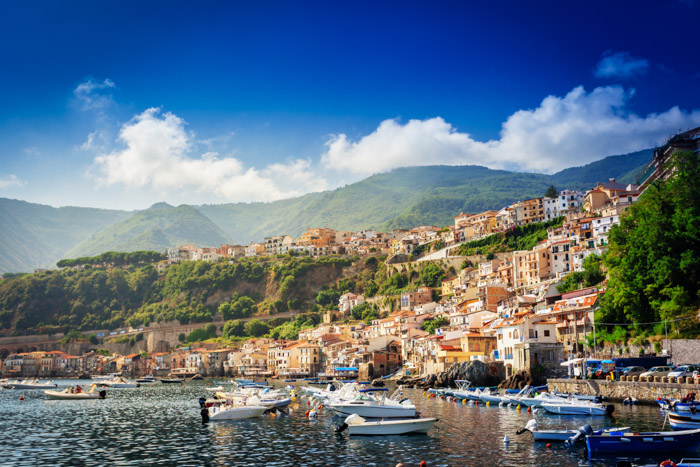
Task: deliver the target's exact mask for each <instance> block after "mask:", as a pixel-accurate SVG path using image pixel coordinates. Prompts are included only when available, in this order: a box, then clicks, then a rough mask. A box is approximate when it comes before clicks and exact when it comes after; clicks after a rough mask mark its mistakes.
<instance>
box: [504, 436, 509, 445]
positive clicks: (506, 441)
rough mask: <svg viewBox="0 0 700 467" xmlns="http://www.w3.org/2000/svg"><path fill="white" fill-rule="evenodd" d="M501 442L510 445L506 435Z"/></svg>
mask: <svg viewBox="0 0 700 467" xmlns="http://www.w3.org/2000/svg"><path fill="white" fill-rule="evenodd" d="M503 442H504V443H506V444H508V443H510V439H508V435H505V436H504V437H503Z"/></svg>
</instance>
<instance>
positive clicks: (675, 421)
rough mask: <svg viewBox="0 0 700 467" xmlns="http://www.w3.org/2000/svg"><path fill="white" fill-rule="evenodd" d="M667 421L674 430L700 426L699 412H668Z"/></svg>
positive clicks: (693, 428) (692, 428) (691, 428)
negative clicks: (694, 413)
mask: <svg viewBox="0 0 700 467" xmlns="http://www.w3.org/2000/svg"><path fill="white" fill-rule="evenodd" d="M668 422H669V423H670V425H671V428H673V429H674V430H695V429H698V428H700V414H696V415H692V414H690V413H689V412H688V413H682V414H677V413H669V414H668Z"/></svg>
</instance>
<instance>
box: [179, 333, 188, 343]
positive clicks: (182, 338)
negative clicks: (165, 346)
mask: <svg viewBox="0 0 700 467" xmlns="http://www.w3.org/2000/svg"><path fill="white" fill-rule="evenodd" d="M185 338H186V336H185V333H184V332H181V333H180V334H178V335H177V340H179V341H180V342H185Z"/></svg>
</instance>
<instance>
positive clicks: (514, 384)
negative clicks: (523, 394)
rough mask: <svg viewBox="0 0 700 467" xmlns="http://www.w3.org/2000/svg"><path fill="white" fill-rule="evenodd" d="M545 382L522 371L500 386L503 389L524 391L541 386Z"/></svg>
mask: <svg viewBox="0 0 700 467" xmlns="http://www.w3.org/2000/svg"><path fill="white" fill-rule="evenodd" d="M545 382H546V381H545V380H544V379H543V378H541V377H538V376H537V375H534V376H533V375H531V374H530V372H529V371H527V370H521V371H518V372H517V373H515V374H514V375H512V376H511V377H510V378H508V379H506V380H505V381H503V382H502V383H501V384H499V385H498V387H499V388H501V389H522V388H524V387H525V386H528V385H529V386H541V385H543V384H545Z"/></svg>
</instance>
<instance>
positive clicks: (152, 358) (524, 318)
mask: <svg viewBox="0 0 700 467" xmlns="http://www.w3.org/2000/svg"><path fill="white" fill-rule="evenodd" d="M693 131H695V135H696V136H695V137H694V139H693V138H691V140H692V141H694V143H692V144H695V145H696V146H697V144H698V139H697V133H698V129H696V130H693ZM679 136H682V135H679ZM676 138H677V140H676V141H675V142H676V143H678V144H676V145H674V144H669V145H667V146H665V147H663V148H660V149H658V150H657V151H656V152H655V156H654V159H653V160H652V162H651V163H650V164H649V166H648V167H647V171H646V173H645V174H644V175H643V177H642V179H641V184H640V185H625V184H621V183H617V182H616V181H615V180H614V179H611V180H608V181H606V182H600V183H598V184H597V185H596V186H594V187H592V188H591V189H590V190H588V191H587V192H585V193H583V192H575V191H569V190H562V191H560V192H559V193H558V194H556V196H551V197H542V198H534V199H528V200H524V201H521V202H518V203H515V204H512V205H510V206H506V207H504V208H502V209H501V210H499V211H495V210H494V211H485V212H481V213H459V214H457V215H456V216H455V218H454V224H453V225H449V226H444V227H435V226H419V227H415V228H413V229H410V230H393V231H391V232H375V231H360V232H343V231H336V230H333V229H329V228H310V229H308V230H307V232H305V233H304V234H303V235H302V236H301V237H299V238H297V239H292V238H291V237H290V236H288V235H279V236H273V237H269V238H265V239H264V241H262V242H259V243H251V244H250V245H247V246H240V245H221V246H219V247H210V248H198V247H195V246H193V245H183V246H179V247H173V248H171V249H169V250H168V252H167V256H168V259H167V260H166V261H162V262H160V263H158V265H157V266H158V268H159V269H160V270H164V269H166V268H167V267H168V265H169V264H172V263H175V262H182V261H200V260H201V261H223V260H235V259H236V258H238V257H241V256H246V257H252V256H275V255H285V254H297V255H310V256H313V257H319V256H326V255H359V256H369V257H371V256H372V255H380V254H383V255H388V259H387V261H386V262H387V265H391V266H393V267H396V268H398V269H397V270H403V269H402V268H406V267H408V265H411V264H416V263H419V262H425V261H438V262H443V264H445V262H447V264H450V261H453V260H454V262H453V263H451V264H453V265H454V264H456V265H459V267H455V266H452V268H448V271H451V272H452V271H453V272H454V274H452V275H451V276H448V277H445V278H444V279H443V280H442V282H441V285H440V286H438V287H435V288H431V287H418V288H417V289H416V290H413V291H408V292H403V293H401V295H400V300H399V301H398V303H399V306H398V307H395V306H394V305H393V303H394V302H393V301H390V303H391V306H389V307H388V308H387V307H386V306H385V303H384V302H382V300H381V297H372V298H369V297H364V296H362V295H360V294H356V293H345V294H344V295H342V296H340V298H339V301H338V304H337V308H335V309H333V310H328V311H326V312H325V313H324V317H323V323H322V324H319V325H318V326H316V327H315V328H311V329H305V330H302V331H301V332H299V335H298V339H297V340H285V339H273V338H269V337H261V338H255V339H249V340H247V341H245V342H244V343H242V345H240V346H238V347H236V348H228V347H222V345H221V344H218V343H209V342H205V343H202V344H199V345H190V346H186V347H183V346H180V347H178V348H176V349H175V350H172V351H170V352H152V353H147V352H142V353H135V354H130V355H119V354H111V355H102V354H100V353H97V352H94V351H93V352H89V353H87V354H84V355H82V356H72V355H68V354H67V353H64V352H61V351H50V352H39V351H37V352H19V353H13V354H9V355H7V357H6V358H5V359H4V360H3V361H2V365H1V366H0V369H2V372H3V374H4V375H5V376H13V375H15V376H65V375H79V374H85V373H90V374H92V373H103V374H104V373H117V372H120V373H122V374H125V375H132V376H136V375H147V374H157V375H167V374H170V375H173V376H179V377H187V376H193V375H195V374H200V375H204V376H214V375H217V376H220V375H231V376H245V377H278V378H302V377H320V378H329V379H330V378H343V379H348V378H355V377H357V378H360V379H362V380H367V379H374V378H378V377H382V376H385V375H389V374H393V373H395V372H397V371H398V370H399V369H402V371H403V372H407V373H409V374H416V375H423V376H425V375H429V374H436V373H438V372H441V371H446V370H447V369H448V368H449V367H450V366H451V365H453V364H454V363H460V362H467V361H471V360H474V359H478V360H482V361H484V362H489V363H491V364H494V365H496V366H498V367H501V369H502V371H503V373H504V375H505V376H506V377H508V376H511V375H513V374H514V373H516V372H518V371H520V370H529V371H531V372H532V371H538V372H543V373H546V374H552V375H555V374H558V373H560V372H561V371H562V367H561V362H563V361H565V360H570V359H572V358H576V357H581V356H583V354H584V347H583V345H582V343H583V342H584V340H585V339H586V337H589V336H590V335H591V334H592V333H594V328H593V323H594V312H595V310H596V308H597V307H598V306H599V301H600V298H601V296H602V294H604V293H605V281H600V282H599V283H598V284H597V286H590V287H585V288H576V289H575V290H570V291H567V292H560V291H559V290H558V289H557V287H556V286H557V284H560V283H561V282H562V281H563V279H564V278H565V277H566V276H567V275H569V274H571V273H572V272H575V271H582V270H583V269H584V260H585V259H586V258H587V257H589V256H591V255H601V254H602V253H604V252H605V250H606V248H607V243H608V241H607V239H608V234H609V232H610V229H611V228H612V227H613V226H614V225H616V224H619V222H620V215H621V214H622V213H624V212H625V211H626V210H628V209H629V207H630V206H631V205H632V204H633V203H635V202H636V201H637V200H638V199H639V196H640V195H641V194H642V193H643V192H644V190H645V189H646V188H647V187H648V186H649V185H650V184H651V183H652V182H653V181H654V180H657V179H658V180H663V179H665V178H666V177H668V175H669V174H668V173H667V171H666V168H665V165H664V164H665V161H667V159H668V157H669V154H670V153H671V152H672V151H673V150H674V149H676V148H678V147H682V148H685V146H682V145H683V144H685V142H686V140H685V139H683V138H680V139H678V137H676ZM671 143H674V140H672V141H671ZM695 150H697V148H696V149H695ZM555 220H560V221H561V222H555V226H554V227H550V228H548V229H547V238H546V239H544V240H542V241H541V242H539V243H538V244H537V245H535V246H534V247H533V248H532V249H529V250H521V251H517V250H516V251H511V252H508V253H496V254H490V255H488V256H482V257H481V258H480V260H478V261H474V262H472V261H466V260H465V257H464V256H460V255H457V254H456V253H457V250H458V249H459V248H460V246H461V245H464V244H467V245H468V242H473V241H477V240H482V239H485V238H489V237H490V236H494V235H502V234H504V233H505V232H508V231H509V230H511V229H513V228H515V227H520V226H527V225H530V224H537V223H542V222H550V221H555ZM368 302H371V303H373V304H374V305H376V306H379V307H380V308H381V310H382V311H383V314H382V316H383V317H379V318H377V319H373V320H371V321H370V322H363V321H359V320H355V319H352V318H353V317H352V310H353V308H355V307H357V306H360V305H362V304H364V303H368Z"/></svg>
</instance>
